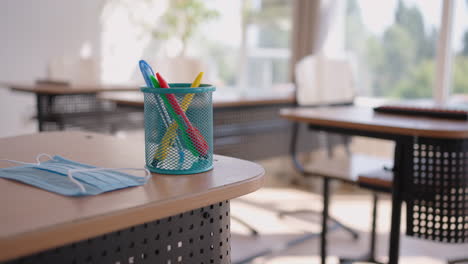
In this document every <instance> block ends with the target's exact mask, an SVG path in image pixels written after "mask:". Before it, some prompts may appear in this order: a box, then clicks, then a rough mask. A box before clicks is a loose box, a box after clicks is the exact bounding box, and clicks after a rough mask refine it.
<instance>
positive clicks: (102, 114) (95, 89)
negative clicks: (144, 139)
mask: <svg viewBox="0 0 468 264" xmlns="http://www.w3.org/2000/svg"><path fill="white" fill-rule="evenodd" d="M3 85H5V86H6V87H9V88H10V89H11V90H13V91H18V92H25V93H32V94H34V95H35V96H36V118H37V124H38V130H39V131H50V130H58V129H59V130H63V129H65V128H66V127H77V126H81V127H86V128H88V129H91V130H93V131H103V130H102V129H103V128H104V129H106V128H107V129H108V126H110V125H111V124H109V122H108V121H110V117H112V116H116V115H120V114H122V113H118V112H116V111H115V109H113V108H112V106H111V105H105V104H102V102H101V101H99V100H97V98H96V96H97V94H98V93H100V92H106V91H114V92H117V91H119V92H122V91H135V90H137V89H138V87H136V86H109V85H107V86H105V85H93V86H73V85H63V84H45V83H41V84H33V85H27V84H9V83H5V84H3ZM96 120H97V122H96ZM106 121H107V123H106ZM96 124H99V125H96ZM106 124H108V126H106Z"/></svg>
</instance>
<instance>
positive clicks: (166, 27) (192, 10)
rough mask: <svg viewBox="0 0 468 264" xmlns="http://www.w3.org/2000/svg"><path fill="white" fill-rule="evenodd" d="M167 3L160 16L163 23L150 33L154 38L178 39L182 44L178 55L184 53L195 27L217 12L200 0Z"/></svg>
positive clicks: (214, 15) (177, 0)
mask: <svg viewBox="0 0 468 264" xmlns="http://www.w3.org/2000/svg"><path fill="white" fill-rule="evenodd" d="M169 3H170V4H169V8H168V10H167V11H166V13H165V14H164V15H163V16H162V18H161V21H162V24H163V25H161V26H158V27H157V29H153V30H152V32H151V33H152V35H153V37H155V38H160V39H169V38H172V37H176V38H178V39H180V40H181V41H182V44H183V48H182V51H181V54H180V55H185V50H186V48H187V44H188V41H189V40H190V38H191V37H192V36H193V35H194V34H195V32H196V30H197V28H198V27H199V26H200V25H201V24H203V23H204V22H207V21H209V20H212V19H215V18H217V17H218V16H219V13H218V12H217V11H216V10H212V9H209V8H207V7H206V6H205V4H204V3H203V1H200V0H172V1H170V2H169Z"/></svg>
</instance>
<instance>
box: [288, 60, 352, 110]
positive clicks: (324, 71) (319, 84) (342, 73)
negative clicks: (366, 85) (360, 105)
mask: <svg viewBox="0 0 468 264" xmlns="http://www.w3.org/2000/svg"><path fill="white" fill-rule="evenodd" d="M295 83H296V99H297V103H298V105H300V106H317V105H332V104H349V103H352V102H353V100H354V96H355V89H354V83H353V74H352V70H351V66H350V64H349V62H348V61H347V60H339V59H330V58H326V57H325V56H323V55H309V56H306V57H304V58H303V59H302V60H300V61H299V62H298V63H297V64H296V66H295Z"/></svg>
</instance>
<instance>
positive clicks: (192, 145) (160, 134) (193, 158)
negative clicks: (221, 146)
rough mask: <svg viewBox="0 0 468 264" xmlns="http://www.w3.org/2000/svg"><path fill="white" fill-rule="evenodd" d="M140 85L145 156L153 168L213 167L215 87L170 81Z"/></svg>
mask: <svg viewBox="0 0 468 264" xmlns="http://www.w3.org/2000/svg"><path fill="white" fill-rule="evenodd" d="M169 86H170V87H171V88H148V87H142V88H141V89H140V90H141V91H142V92H143V93H144V107H145V110H144V122H145V159H146V166H147V168H148V169H149V170H150V171H152V172H157V173H162V174H194V173H200V172H204V171H208V170H210V169H212V168H213V101H212V93H213V91H215V90H216V88H215V87H214V86H212V85H209V84H201V85H200V86H199V87H195V88H192V87H190V86H191V84H189V83H171V84H169Z"/></svg>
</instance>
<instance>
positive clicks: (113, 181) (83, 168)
mask: <svg viewBox="0 0 468 264" xmlns="http://www.w3.org/2000/svg"><path fill="white" fill-rule="evenodd" d="M42 157H48V158H49V160H47V161H44V162H41V158H42ZM0 161H8V162H12V163H17V164H22V166H17V167H9V168H2V169H0V178H5V179H11V180H15V181H19V182H23V183H26V184H29V185H32V186H35V187H38V188H41V189H44V190H47V191H50V192H54V193H58V194H62V195H66V196H87V195H96V194H100V193H104V192H109V191H114V190H118V189H123V188H128V187H134V186H140V185H143V184H145V183H146V182H147V181H148V180H149V179H150V177H151V173H150V172H149V171H148V170H147V169H146V168H99V167H94V166H91V165H88V164H83V163H79V162H76V161H72V160H69V159H65V158H63V157H61V156H57V155H56V156H53V157H52V156H50V155H48V154H39V155H38V156H37V157H36V161H37V163H27V162H21V161H16V160H8V159H0ZM120 171H144V173H145V176H143V177H139V176H134V175H130V174H126V173H122V172H120Z"/></svg>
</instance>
